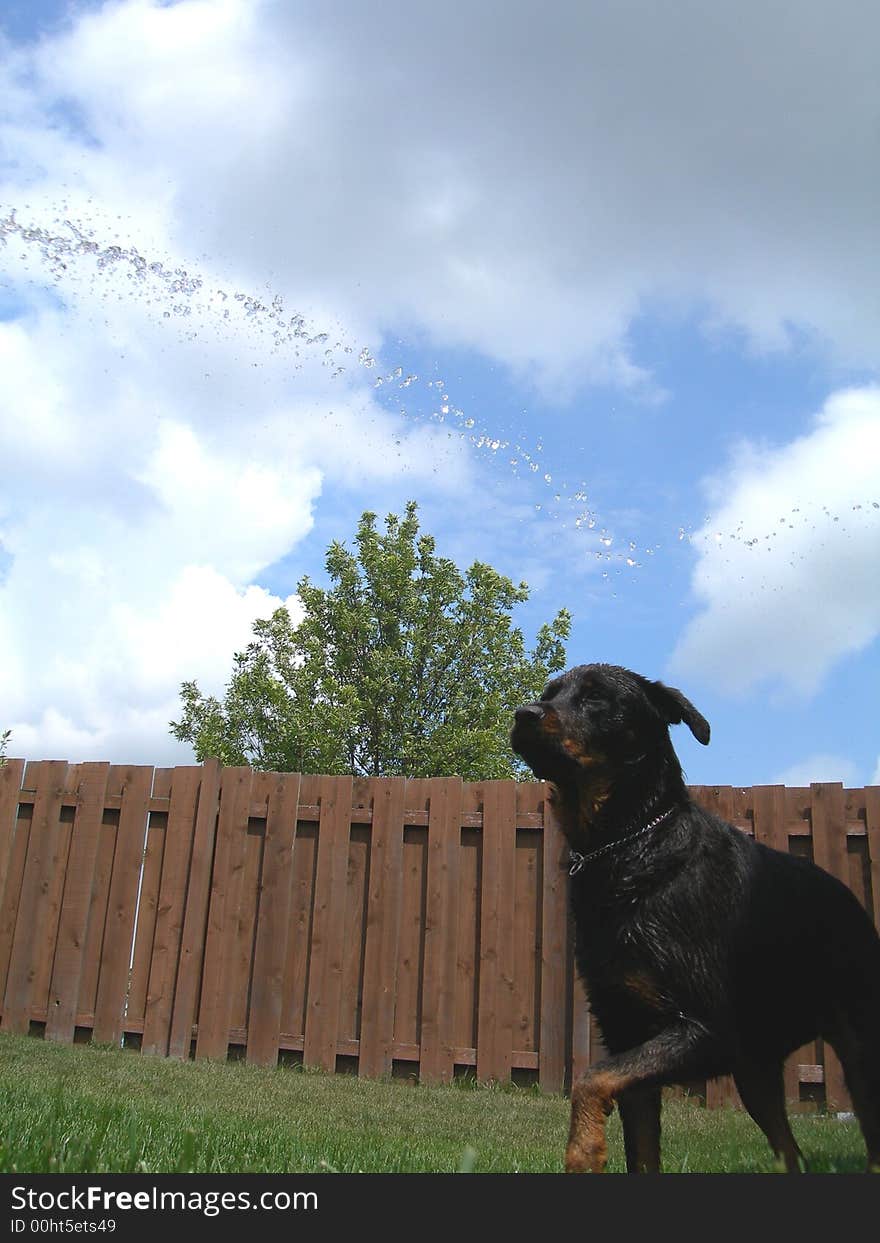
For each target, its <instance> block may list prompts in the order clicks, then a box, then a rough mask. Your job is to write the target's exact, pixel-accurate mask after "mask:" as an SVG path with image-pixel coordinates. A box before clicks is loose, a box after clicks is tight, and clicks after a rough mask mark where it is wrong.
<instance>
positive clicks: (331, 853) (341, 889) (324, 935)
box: [303, 777, 352, 1071]
mask: <svg viewBox="0 0 880 1243" xmlns="http://www.w3.org/2000/svg"><path fill="white" fill-rule="evenodd" d="M351 796H352V782H351V779H350V778H348V779H346V778H339V777H323V778H322V779H321V782H320V785H319V787H318V801H319V804H320V808H321V819H320V821H319V824H318V858H317V863H316V870H315V901H314V913H313V916H312V949H311V955H310V959H309V983H308V1004H307V1008H306V1029H305V1036H304V1043H303V1064H304V1065H305V1066H321V1067H323V1068H324V1070H329V1071H332V1070H335V1069H336V1042H337V1038H338V1034H339V1004H340V1000H341V997H342V960H343V955H344V953H345V942H344V935H345V921H344V919H343V918H342V915H343V912H344V911H345V890H346V882H347V872H348V852H349V840H350V829H351Z"/></svg>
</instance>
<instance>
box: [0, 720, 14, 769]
mask: <svg viewBox="0 0 880 1243" xmlns="http://www.w3.org/2000/svg"><path fill="white" fill-rule="evenodd" d="M11 734H12V730H11V729H5V730H4V731H3V733H2V734H0V768H2V767H3V765H4V764H5V763H6V747H7V744H8V742H9V739H10V736H11Z"/></svg>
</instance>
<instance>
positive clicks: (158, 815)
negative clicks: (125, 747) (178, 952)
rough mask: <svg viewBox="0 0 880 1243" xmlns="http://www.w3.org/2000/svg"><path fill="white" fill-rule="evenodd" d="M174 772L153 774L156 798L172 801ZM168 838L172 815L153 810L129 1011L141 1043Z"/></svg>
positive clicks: (166, 770)
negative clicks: (169, 822) (170, 816)
mask: <svg viewBox="0 0 880 1243" xmlns="http://www.w3.org/2000/svg"><path fill="white" fill-rule="evenodd" d="M173 772H174V770H173V769H172V768H157V769H156V771H155V773H154V774H153V795H154V796H156V797H159V798H162V799H165V800H167V799H170V796H171V780H172V775H173ZM151 801H152V800H151ZM167 836H168V812H167V811H150V812H149V813H148V817H147V837H146V846H145V849H144V860H143V870H142V872H141V887H140V892H139V894H138V899H137V919H136V922H135V931H134V954H133V956H132V968H131V983H130V986H129V993H128V1004H127V1006H126V1011H125V1025H126V1028H127V1029H128V1030H135V1031H138V1032H139V1033H141V1044H143V1035H142V1033H143V1027H144V1022H145V1018H146V1009H147V992H148V989H149V983H150V962H151V960H152V957H153V942H154V939H155V935H156V922H157V919H158V915H159V888H160V885H161V882H162V861H163V858H164V855H165V842H166V838H167Z"/></svg>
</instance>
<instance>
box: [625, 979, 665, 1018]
mask: <svg viewBox="0 0 880 1243" xmlns="http://www.w3.org/2000/svg"><path fill="white" fill-rule="evenodd" d="M621 983H622V984H623V987H624V989H625V990H626V992H627V993H629V994H631V996H633V997H636V998H637V999H638V1000H639V1001H641V1002H643V1004H644V1005H646V1006H648V1007H649V1008H650V1009H651V1010H659V1009H661V1008H662V1007H663V1004H664V998H663V994H662V993H661V992H660V990H659V988H658V987H657V985H656V984H655V983H654V981H653V980H652V979H651V977H650V976H648V975H646V974H645V973H644V972H642V971H631V972H629V973H628V974H626V975H625V976H624V977H623V979H622V981H621Z"/></svg>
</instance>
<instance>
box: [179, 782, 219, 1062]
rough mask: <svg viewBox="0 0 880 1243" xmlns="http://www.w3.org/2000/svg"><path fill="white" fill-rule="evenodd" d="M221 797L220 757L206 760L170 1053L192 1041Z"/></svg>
mask: <svg viewBox="0 0 880 1243" xmlns="http://www.w3.org/2000/svg"><path fill="white" fill-rule="evenodd" d="M219 799H220V765H219V764H218V763H217V761H216V760H206V761H205V764H204V766H203V768H202V778H201V783H200V787H199V801H198V810H197V812H196V824H195V835H194V838H193V847H192V861H191V864H190V869H189V886H188V889H187V894H186V911H185V914H184V920H183V930H182V932H181V942H180V965H179V967H178V971H177V981H176V983H175V987H174V1006H173V1009H172V1014H171V1030H170V1033H169V1037H168V1054H169V1056H170V1057H178V1058H186V1057H189V1053H190V1046H191V1044H192V1035H193V1024H194V1023H195V1019H196V1006H197V999H198V996H199V985H200V982H201V974H202V963H203V960H204V953H205V937H206V934H207V917H208V902H209V898H210V886H211V871H212V868H213V863H214V850H215V844H216V835H217V809H218V804H219Z"/></svg>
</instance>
